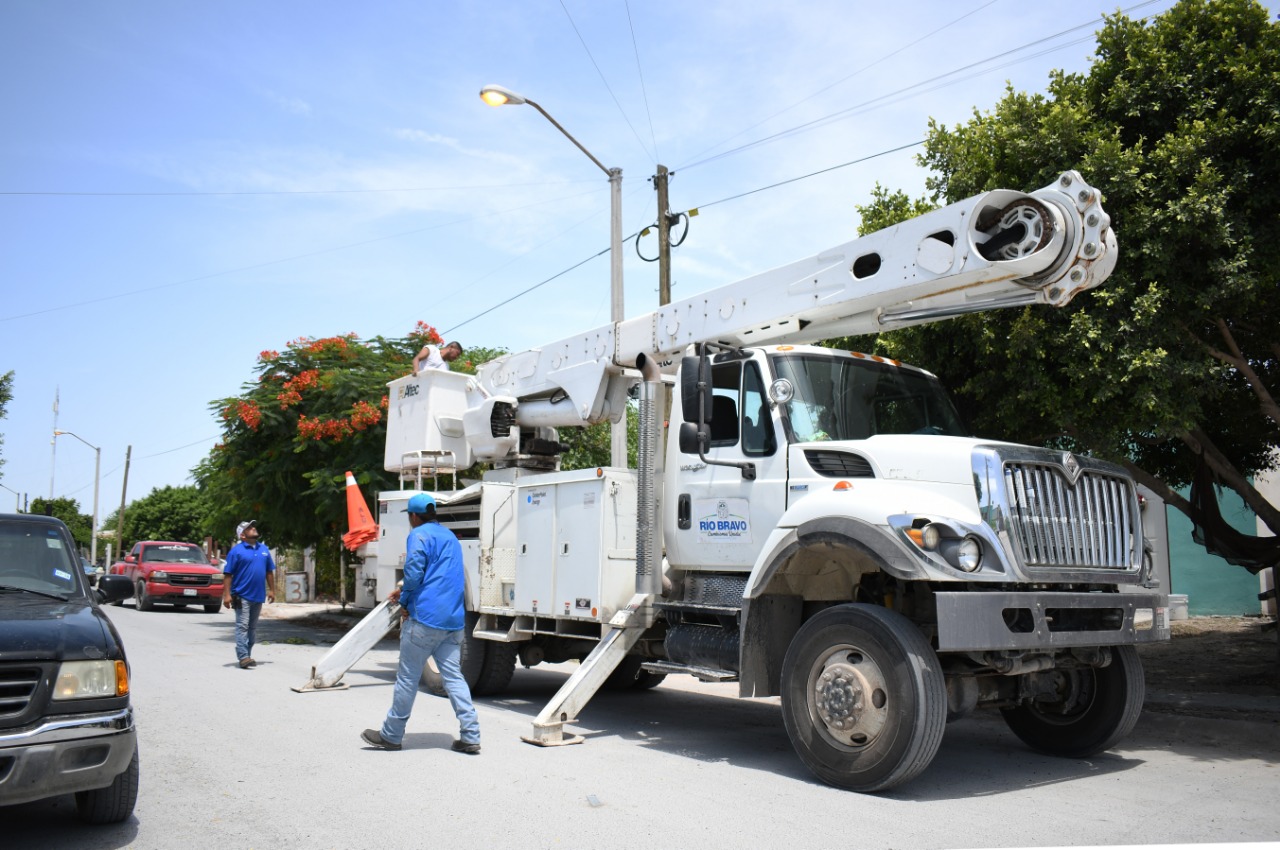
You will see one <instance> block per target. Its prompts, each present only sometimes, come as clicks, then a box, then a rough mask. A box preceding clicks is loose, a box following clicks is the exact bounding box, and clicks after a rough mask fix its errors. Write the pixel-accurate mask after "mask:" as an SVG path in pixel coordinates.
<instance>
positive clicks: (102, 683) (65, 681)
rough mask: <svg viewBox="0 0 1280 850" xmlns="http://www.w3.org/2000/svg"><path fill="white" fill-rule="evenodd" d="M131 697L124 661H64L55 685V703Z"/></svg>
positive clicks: (127, 671)
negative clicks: (129, 695)
mask: <svg viewBox="0 0 1280 850" xmlns="http://www.w3.org/2000/svg"><path fill="white" fill-rule="evenodd" d="M127 693H129V669H128V667H126V666H125V663H124V662H123V661H64V662H62V665H61V666H60V667H59V668H58V680H57V681H56V682H54V683H53V698H54V699H92V698H94V697H118V696H124V695H125V694H127Z"/></svg>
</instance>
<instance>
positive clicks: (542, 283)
mask: <svg viewBox="0 0 1280 850" xmlns="http://www.w3.org/2000/svg"><path fill="white" fill-rule="evenodd" d="M922 144H924V141H923V140H922V141H918V142H911V143H910V144H906V145H899V146H897V147H894V148H889V149H887V150H883V151H879V152H878V153H873V154H868V155H867V156H863V157H859V158H858V159H851V160H849V161H848V162H842V163H840V164H839V165H832V166H829V167H827V168H822V169H819V170H817V171H811V172H809V173H808V174H801V175H800V176H799V177H792V178H790V179H787V180H781V181H779V182H777V183H770V184H769V185H768V186H760V187H758V188H756V189H751V190H749V191H746V192H740V193H739V194H737V195H730V196H729V197H726V198H720V199H719V200H716V201H710V202H708V203H705V204H700V205H698V206H696V207H690V209H698V210H703V209H706V208H707V207H714V206H716V205H718V204H724V203H728V202H729V201H736V200H738V199H739V198H745V197H747V196H748V195H755V194H758V193H760V192H764V191H766V190H768V189H776V188H778V187H779V186H786V185H787V184H789V183H795V182H797V181H799V180H805V179H808V178H810V177H816V176H818V175H819V174H827V173H829V172H832V171H836V170H838V169H841V168H847V167H849V166H850V165H857V164H858V163H860V162H866V161H868V160H872V159H876V158H877V157H882V156H888V155H889V154H891V153H898V152H899V151H904V150H907V149H908V148H913V147H917V146H919V145H922ZM575 226H576V225H575ZM639 233H640V231H636V232H635V233H632V234H631V235H630V236H627V237H624V238H623V240H622V241H623V242H624V243H625V242H630V241H631V240H632V239H634V238H635V237H636V236H638V235H639ZM609 251H610V248H604V249H602V250H600V251H597V252H596V253H594V254H592V255H591V256H589V257H586V258H585V259H582V260H579V261H578V262H576V263H574V264H573V265H571V266H569V267H568V268H567V269H564V270H562V271H559V272H556V273H555V274H553V275H552V276H551V277H549V278H546V279H545V280H541V281H539V282H537V283H535V284H534V285H533V286H530V287H528V288H526V289H523V290H521V291H520V292H517V293H516V294H515V295H512V296H511V297H510V298H507V299H505V300H503V301H501V302H499V303H497V304H494V305H493V306H492V307H489V308H487V309H485V310H483V311H482V312H480V313H477V314H475V315H474V316H472V317H471V318H469V319H465V320H463V321H461V322H459V323H458V324H456V325H454V326H453V327H451V328H449V329H448V330H445V331H441V332H440V335H441V336H448V335H449V334H451V333H453V332H454V331H456V330H457V329H458V328H461V327H463V326H465V325H468V324H470V323H472V322H474V321H475V320H476V319H479V318H481V317H483V316H487V315H489V314H490V313H492V312H493V311H494V310H497V309H498V308H499V307H505V306H506V305H508V304H510V303H511V302H512V301H515V300H516V299H518V298H522V297H523V296H525V295H528V294H529V293H530V292H533V291H534V290H535V289H539V288H540V287H543V286H545V285H547V284H548V283H551V281H553V280H555V279H556V278H559V277H563V276H564V275H566V274H568V273H569V272H571V271H573V270H574V269H576V268H579V267H580V266H584V265H586V264H587V263H589V262H591V261H592V260H594V259H596V258H597V257H601V256H604V255H605V254H607V253H609ZM508 265H509V264H508Z"/></svg>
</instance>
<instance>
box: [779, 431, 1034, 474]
mask: <svg viewBox="0 0 1280 850" xmlns="http://www.w3.org/2000/svg"><path fill="white" fill-rule="evenodd" d="M1008 445H1012V444H1011V443H1004V442H1001V441H999V440H980V439H977V438H974V437H941V436H937V435H931V434H880V435H877V436H875V437H870V438H868V439H866V440H846V441H843V442H820V443H802V444H800V447H801V448H802V449H803V450H805V451H815V450H817V451H823V450H826V451H848V452H853V453H855V454H858V455H861V456H862V457H864V458H866V459H867V460H868V461H870V462H871V465H872V468H873V469H874V470H875V473H876V477H877V478H880V479H883V480H885V481H918V482H935V483H939V484H964V485H971V484H972V483H973V460H972V457H973V450H974V448H975V447H977V446H1008Z"/></svg>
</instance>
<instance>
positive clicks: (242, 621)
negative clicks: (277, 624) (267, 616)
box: [234, 596, 262, 661]
mask: <svg viewBox="0 0 1280 850" xmlns="http://www.w3.org/2000/svg"><path fill="white" fill-rule="evenodd" d="M234 604H235V609H236V658H238V659H240V660H242V661H243V660H244V659H246V658H248V657H249V656H250V654H251V653H252V652H253V641H254V638H256V637H257V635H258V614H260V613H261V612H262V603H261V602H250V601H249V600H247V599H245V598H244V597H240V596H237V597H236V599H235V603H234Z"/></svg>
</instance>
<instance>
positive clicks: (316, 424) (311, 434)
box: [298, 416, 352, 443]
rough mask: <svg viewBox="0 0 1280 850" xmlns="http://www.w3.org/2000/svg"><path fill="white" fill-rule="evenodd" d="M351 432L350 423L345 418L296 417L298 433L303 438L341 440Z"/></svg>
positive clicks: (337, 441) (336, 441)
mask: <svg viewBox="0 0 1280 850" xmlns="http://www.w3.org/2000/svg"><path fill="white" fill-rule="evenodd" d="M351 433H352V429H351V423H350V422H348V421H347V420H346V419H308V418H307V417H305V416H299V417H298V434H299V435H300V436H301V437H302V439H304V440H330V441H332V442H335V443H339V442H342V438H343V437H347V436H350V435H351Z"/></svg>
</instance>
